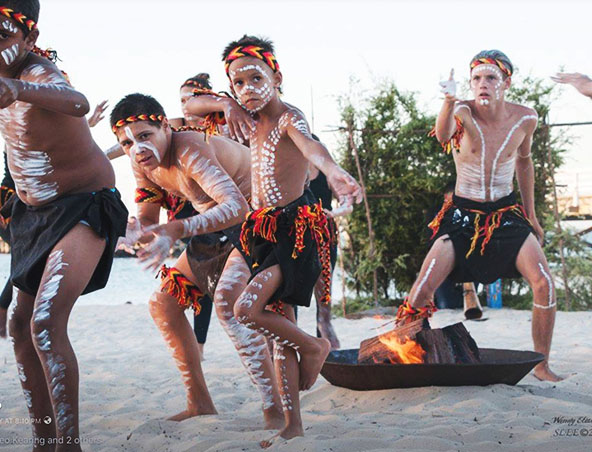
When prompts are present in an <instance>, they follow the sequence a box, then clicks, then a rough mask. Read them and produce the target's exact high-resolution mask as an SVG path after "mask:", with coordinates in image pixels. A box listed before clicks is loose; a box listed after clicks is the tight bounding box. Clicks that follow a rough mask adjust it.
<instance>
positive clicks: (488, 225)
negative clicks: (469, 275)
mask: <svg viewBox="0 0 592 452" xmlns="http://www.w3.org/2000/svg"><path fill="white" fill-rule="evenodd" d="M452 206H453V203H452V200H448V201H446V202H445V203H444V204H443V205H442V208H441V209H440V211H439V212H438V214H437V215H436V217H435V218H434V219H433V220H432V221H431V222H430V224H428V227H429V228H430V229H431V230H432V237H431V238H430V240H431V239H433V238H434V237H435V236H436V234H437V233H438V231H439V230H440V225H441V223H442V219H443V218H444V215H445V214H446V212H447V211H448V210H449V209H450V208H451V207H452ZM464 210H467V211H469V212H472V213H474V214H476V215H475V220H474V221H473V227H474V229H475V233H474V234H473V238H472V239H471V247H470V248H469V251H467V254H466V255H465V258H467V259H468V258H469V256H470V255H471V254H473V251H475V249H476V248H477V242H478V241H479V238H481V237H483V241H482V242H481V250H480V254H481V256H483V254H484V253H485V248H486V247H487V244H488V243H489V242H490V241H491V237H492V236H493V233H494V231H495V230H496V229H497V228H499V227H500V225H501V223H502V217H503V216H504V213H506V212H510V211H512V212H515V213H517V214H518V215H519V216H521V217H522V218H524V219H525V220H526V221H528V222H529V223H530V220H529V219H528V216H527V215H526V212H525V210H524V207H522V206H521V205H520V204H513V205H511V206H506V207H502V208H501V209H498V210H496V211H493V212H490V213H489V214H488V213H487V212H484V211H482V210H477V209H464ZM482 215H486V217H485V222H484V224H483V226H481V216H482ZM531 224H532V223H531Z"/></svg>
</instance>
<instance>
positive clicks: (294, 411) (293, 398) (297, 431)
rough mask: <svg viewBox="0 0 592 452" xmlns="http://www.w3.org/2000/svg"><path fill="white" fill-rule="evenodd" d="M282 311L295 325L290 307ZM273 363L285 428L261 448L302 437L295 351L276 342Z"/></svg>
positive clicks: (262, 442) (266, 441)
mask: <svg viewBox="0 0 592 452" xmlns="http://www.w3.org/2000/svg"><path fill="white" fill-rule="evenodd" d="M284 311H285V312H286V315H287V316H288V319H289V320H290V321H292V322H294V324H296V318H295V316H294V308H292V306H285V307H284ZM273 361H274V363H275V371H276V375H277V381H278V386H279V388H280V394H281V397H282V408H283V410H284V416H285V418H286V426H285V427H284V428H283V429H282V430H281V431H280V432H279V433H278V434H277V435H275V436H273V437H272V438H270V439H268V440H264V441H261V447H263V448H268V447H270V446H272V445H273V443H274V442H275V440H277V439H278V438H283V439H291V438H295V437H296V436H304V429H303V427H302V417H301V415H300V394H299V387H298V386H299V384H298V382H299V380H300V378H299V375H298V374H299V372H300V369H299V366H298V356H297V355H296V350H294V349H293V348H291V347H288V346H285V345H281V343H277V342H276V344H275V349H274V359H273Z"/></svg>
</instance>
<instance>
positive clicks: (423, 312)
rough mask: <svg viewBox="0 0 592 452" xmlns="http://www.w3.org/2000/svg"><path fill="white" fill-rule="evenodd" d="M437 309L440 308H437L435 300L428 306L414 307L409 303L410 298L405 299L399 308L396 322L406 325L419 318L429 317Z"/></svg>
mask: <svg viewBox="0 0 592 452" xmlns="http://www.w3.org/2000/svg"><path fill="white" fill-rule="evenodd" d="M437 310H438V308H436V305H435V304H434V302H433V301H430V302H429V304H428V305H427V306H424V307H422V308H414V307H412V306H411V304H410V303H409V300H408V299H405V301H403V303H402V304H401V306H399V309H398V310H397V315H396V317H395V322H396V324H397V325H401V324H402V325H405V324H407V323H410V322H413V321H415V320H418V319H428V318H430V317H431V316H432V315H433V314H434V312H436V311H437Z"/></svg>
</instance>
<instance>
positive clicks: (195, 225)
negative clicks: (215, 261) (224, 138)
mask: <svg viewBox="0 0 592 452" xmlns="http://www.w3.org/2000/svg"><path fill="white" fill-rule="evenodd" d="M181 164H182V168H183V170H184V171H185V173H186V174H187V175H188V176H189V177H191V178H192V179H193V180H194V181H195V182H196V183H197V184H198V185H199V186H200V187H201V189H202V190H203V191H204V193H205V194H206V195H207V196H208V197H209V198H211V199H212V201H213V203H214V205H213V207H210V208H209V209H207V210H206V211H204V212H202V213H201V214H200V215H196V216H193V217H189V218H185V219H183V220H176V221H173V222H171V223H170V224H171V227H175V228H176V232H177V234H179V233H180V234H181V236H180V237H181V238H182V237H192V236H194V235H199V234H205V233H208V232H215V231H220V230H222V229H226V228H229V227H231V226H234V225H237V224H239V223H240V222H242V221H243V220H244V218H245V216H246V215H247V213H248V211H249V205H248V203H247V200H246V199H245V197H244V196H243V194H242V193H241V191H240V190H239V188H238V186H237V185H236V183H235V182H234V181H233V180H232V178H231V177H230V176H229V175H228V173H227V172H226V170H225V169H224V168H223V167H222V166H221V165H220V163H219V162H218V160H217V159H216V156H215V155H214V153H213V152H212V151H211V150H210V149H208V148H204V147H202V149H200V150H194V151H193V152H185V153H184V154H183V156H182V157H181ZM175 223H176V224H175Z"/></svg>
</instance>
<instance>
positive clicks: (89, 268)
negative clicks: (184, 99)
mask: <svg viewBox="0 0 592 452" xmlns="http://www.w3.org/2000/svg"><path fill="white" fill-rule="evenodd" d="M0 15H2V16H3V17H2V21H0V27H1V28H2V34H3V39H2V41H1V44H0V53H1V54H2V57H3V58H2V59H0V76H1V78H0V108H2V109H1V110H0V132H1V133H2V135H3V137H4V141H5V142H6V150H7V154H8V166H9V169H10V174H11V176H12V178H13V179H14V182H15V186H16V193H17V195H18V197H17V196H13V197H12V198H11V199H10V200H9V201H8V202H7V203H6V204H5V205H4V206H3V209H2V214H3V216H4V217H5V218H6V217H10V234H11V244H12V248H11V253H12V261H11V278H12V282H13V284H14V286H15V287H16V288H17V289H18V293H17V297H16V306H15V307H14V310H13V313H12V317H11V319H10V320H9V333H10V336H11V338H12V339H13V343H14V351H15V355H16V362H17V367H18V372H19V377H20V381H21V385H22V387H23V392H24V394H25V400H26V404H27V407H28V409H29V414H30V417H31V418H36V419H39V418H45V417H46V416H48V415H50V414H51V413H53V415H52V416H51V418H52V421H51V422H49V423H46V422H44V423H33V424H32V427H33V436H34V438H33V439H34V443H33V444H34V450H57V451H65V450H68V451H79V450H81V449H80V440H79V417H78V416H79V411H78V378H79V375H78V365H77V361H76V356H75V354H74V351H73V350H72V346H71V344H70V341H69V339H68V333H67V324H68V318H69V316H70V312H71V310H72V307H73V305H74V303H75V302H76V300H77V298H78V297H79V296H80V295H81V294H83V293H89V292H92V291H94V290H98V289H100V288H102V287H104V286H105V284H106V282H107V279H108V276H109V272H110V269H111V264H112V258H113V251H114V248H115V244H116V242H117V237H118V236H119V235H123V234H124V233H125V227H126V222H127V210H126V209H125V206H124V205H123V203H122V202H121V200H120V197H119V193H118V192H117V190H116V189H115V188H113V187H114V185H115V176H114V173H113V168H112V167H111V165H110V164H109V162H108V160H107V159H106V158H105V156H104V155H103V153H102V152H101V150H100V149H99V147H98V146H97V145H96V144H95V142H94V141H93V140H92V137H91V134H90V130H89V128H88V123H87V121H86V119H85V118H84V115H85V114H86V113H87V112H88V110H89V106H88V102H87V100H86V98H85V97H84V96H83V95H82V94H80V93H79V92H77V91H75V90H74V89H72V87H71V86H70V85H69V83H68V82H67V81H66V79H65V78H64V76H63V75H62V73H61V72H60V70H59V69H58V68H57V67H56V66H55V65H54V64H53V63H52V62H50V61H49V60H48V59H46V58H44V57H42V56H39V55H38V54H44V55H47V54H48V53H47V52H41V51H40V50H39V49H38V48H36V47H35V42H36V40H37V37H38V36H39V31H38V30H37V24H36V22H37V20H38V16H39V2H38V1H37V0H26V1H23V0H21V1H11V0H7V1H5V2H4V3H3V6H1V7H0ZM36 53H37V54H36ZM50 440H51V441H53V442H52V443H51V444H52V445H51V446H48V444H49V441H50ZM56 442H57V443H58V445H57V446H56V445H55V444H56ZM42 444H45V446H44V447H42ZM54 448H55V449H54Z"/></svg>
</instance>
